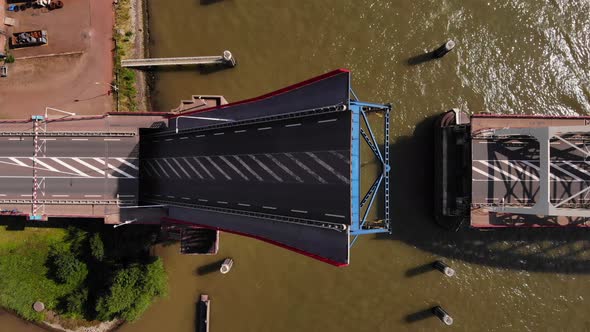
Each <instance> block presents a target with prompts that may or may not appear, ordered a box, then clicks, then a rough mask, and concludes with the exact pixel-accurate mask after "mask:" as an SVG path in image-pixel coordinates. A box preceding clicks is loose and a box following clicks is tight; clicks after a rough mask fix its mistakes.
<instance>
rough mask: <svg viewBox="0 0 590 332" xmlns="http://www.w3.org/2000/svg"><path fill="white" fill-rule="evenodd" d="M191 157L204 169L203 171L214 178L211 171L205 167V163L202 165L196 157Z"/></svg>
mask: <svg viewBox="0 0 590 332" xmlns="http://www.w3.org/2000/svg"><path fill="white" fill-rule="evenodd" d="M193 159H194V160H195V161H196V162H197V164H199V166H201V168H202V169H203V170H205V173H207V174H208V175H209V176H210V177H211V178H212V179H213V180H215V177H214V176H213V174H211V172H210V171H209V170H208V169H207V168H206V167H205V165H203V163H202V162H201V161H200V160H199V159H197V157H193Z"/></svg>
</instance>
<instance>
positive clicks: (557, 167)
mask: <svg viewBox="0 0 590 332" xmlns="http://www.w3.org/2000/svg"><path fill="white" fill-rule="evenodd" d="M551 167H553V168H555V169H558V170H559V171H561V172H562V173H565V174H567V175H569V176H570V177H572V178H573V179H575V180H578V181H582V178H580V177H579V176H576V175H575V174H574V173H572V172H569V171H567V170H565V169H563V168H561V167H559V166H557V165H555V164H551Z"/></svg>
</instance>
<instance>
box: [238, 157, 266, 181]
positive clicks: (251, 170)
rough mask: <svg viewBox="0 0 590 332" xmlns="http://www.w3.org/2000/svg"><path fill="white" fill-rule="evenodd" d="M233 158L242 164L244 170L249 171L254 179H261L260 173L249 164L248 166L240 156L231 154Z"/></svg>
mask: <svg viewBox="0 0 590 332" xmlns="http://www.w3.org/2000/svg"><path fill="white" fill-rule="evenodd" d="M233 157H234V159H235V160H237V161H238V162H239V163H240V164H241V165H242V166H244V168H245V169H246V170H248V172H250V174H252V175H254V177H255V178H256V179H258V181H262V177H261V176H260V175H258V173H256V172H255V171H254V170H253V169H252V168H251V167H250V166H248V164H246V163H245V162H244V161H243V160H242V158H240V157H239V156H233Z"/></svg>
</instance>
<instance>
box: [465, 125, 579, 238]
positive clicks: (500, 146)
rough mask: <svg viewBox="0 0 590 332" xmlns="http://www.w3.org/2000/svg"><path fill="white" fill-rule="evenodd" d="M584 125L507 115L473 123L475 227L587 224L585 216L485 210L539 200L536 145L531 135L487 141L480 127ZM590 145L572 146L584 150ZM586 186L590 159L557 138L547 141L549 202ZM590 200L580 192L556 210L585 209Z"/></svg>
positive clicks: (473, 207)
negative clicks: (511, 117)
mask: <svg viewBox="0 0 590 332" xmlns="http://www.w3.org/2000/svg"><path fill="white" fill-rule="evenodd" d="M507 121H510V123H511V125H512V126H513V127H535V126H537V127H542V126H561V125H568V126H572V125H585V120H584V119H578V120H573V119H539V118H515V119H511V120H508V119H507V118H506V117H502V118H498V119H493V118H489V117H485V118H477V117H475V118H473V119H472V135H473V140H472V142H471V143H472V145H471V146H472V172H471V176H472V189H473V190H472V208H471V225H472V226H473V227H506V226H529V227H530V226H537V227H538V226H544V227H547V226H549V227H550V226H590V222H589V221H588V219H587V218H582V217H556V216H533V215H517V214H503V213H494V212H488V211H487V210H486V209H485V208H486V207H488V206H507V207H508V206H525V207H526V206H533V205H534V204H535V203H536V201H537V199H538V197H539V186H540V180H539V168H540V162H539V142H538V141H537V140H536V139H534V138H532V137H511V138H506V139H503V138H485V137H483V136H481V135H480V136H478V132H479V130H480V129H487V128H494V127H496V128H503V127H505V126H506V123H507ZM589 142H590V141H586V140H578V141H574V142H573V143H574V144H575V145H577V146H579V147H581V148H582V149H583V150H587V149H586V147H585V146H588V144H589ZM589 185H590V159H589V158H588V156H587V155H586V154H584V153H582V152H581V151H579V150H577V149H575V148H573V147H571V146H570V145H568V144H567V143H565V142H563V141H561V140H558V139H556V138H554V139H552V140H551V141H550V188H549V193H550V200H551V203H552V204H553V205H556V204H559V203H560V202H563V201H565V200H568V199H569V198H571V197H572V196H575V195H576V194H577V193H579V192H580V191H582V190H584V189H585V188H588V186H589ZM589 204H590V196H588V195H587V194H582V195H579V196H575V197H573V198H572V199H570V200H568V201H567V203H566V204H565V205H561V206H560V207H570V208H588V206H589Z"/></svg>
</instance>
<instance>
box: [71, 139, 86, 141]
mask: <svg viewBox="0 0 590 332" xmlns="http://www.w3.org/2000/svg"><path fill="white" fill-rule="evenodd" d="M87 140H88V138H72V141H87Z"/></svg>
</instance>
